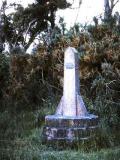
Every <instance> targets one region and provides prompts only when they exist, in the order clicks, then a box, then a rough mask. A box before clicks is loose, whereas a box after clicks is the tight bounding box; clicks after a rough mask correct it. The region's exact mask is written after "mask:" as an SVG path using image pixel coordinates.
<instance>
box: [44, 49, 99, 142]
mask: <svg viewBox="0 0 120 160" xmlns="http://www.w3.org/2000/svg"><path fill="white" fill-rule="evenodd" d="M78 60H79V59H78V53H77V51H76V50H75V49H74V48H72V47H68V48H67V49H66V51H65V55H64V86H63V96H62V98H61V100H60V103H59V105H58V107H57V110H56V113H55V115H48V116H46V117H45V127H44V129H43V138H44V140H45V141H46V142H53V141H55V142H56V141H59V142H60V141H63V142H68V143H69V142H70V143H71V142H75V141H80V140H85V139H90V138H91V137H93V136H94V133H95V130H96V128H97V127H98V116H95V115H92V114H89V113H88V112H87V109H86V107H85V104H84V102H83V99H82V97H81V94H80V83H79V73H78V72H79V64H78ZM91 133H92V134H91Z"/></svg>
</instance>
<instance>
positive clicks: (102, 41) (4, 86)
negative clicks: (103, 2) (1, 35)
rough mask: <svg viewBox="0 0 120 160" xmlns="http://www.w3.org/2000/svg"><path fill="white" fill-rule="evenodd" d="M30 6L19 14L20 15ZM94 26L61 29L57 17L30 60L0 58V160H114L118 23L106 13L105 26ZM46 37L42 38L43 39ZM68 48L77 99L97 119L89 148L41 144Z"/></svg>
mask: <svg viewBox="0 0 120 160" xmlns="http://www.w3.org/2000/svg"><path fill="white" fill-rule="evenodd" d="M57 2H59V1H57ZM62 2H63V3H62V6H59V7H58V8H60V7H62V8H65V3H66V1H62ZM37 3H40V1H38V2H37ZM58 4H59V3H58ZM4 5H6V4H4ZM59 5H60V4H59ZM36 6H37V4H36V5H35V7H36ZM19 7H20V6H19ZM31 7H32V6H29V7H28V8H27V9H25V10H24V11H25V13H26V14H27V11H28V9H29V10H30V11H31ZM39 7H40V4H39ZM39 7H38V8H39ZM19 9H20V8H19ZM56 9H57V8H55V11H56ZM19 12H20V10H18V11H17V12H16V14H15V15H14V16H17V14H18V13H19ZM21 18H23V17H21ZM27 18H28V19H29V18H31V17H27ZM111 20H112V21H111ZM98 21H99V20H98V19H97V21H96V19H95V17H94V22H95V25H89V26H81V25H79V24H75V25H74V27H72V28H70V30H67V28H66V24H65V23H64V20H63V19H62V18H61V19H60V22H59V25H57V26H55V27H54V29H53V30H52V35H51V37H50V43H49V45H46V41H42V43H41V42H40V44H39V48H38V51H37V52H36V54H35V55H28V54H23V53H21V54H20V53H17V54H12V53H11V54H10V55H6V54H5V53H0V160H40V159H41V160H44V159H46V160H50V159H51V160H52V159H53V160H54V159H55V160H60V159H61V160H64V159H66V160H70V159H76V160H79V159H83V160H84V159H85V160H94V159H95V160H119V159H120V130H119V126H120V109H119V108H120V47H119V46H120V24H119V23H118V19H116V17H115V15H112V13H111V18H110V19H108V20H107V21H106V22H104V20H103V21H102V23H101V24H98V23H96V22H98ZM108 21H111V22H110V23H108ZM20 22H22V21H20ZM11 23H12V21H11ZM110 24H112V25H110ZM20 26H21V25H20ZM31 27H32V26H31ZM8 28H9V27H8ZM25 29H26V28H25ZM30 31H33V30H30ZM11 33H12V32H11ZM15 34H16V33H15ZM28 34H29V33H28ZM46 35H48V33H46V32H44V33H43V34H42V36H43V38H44V39H45V36H46ZM8 38H9V37H8ZM19 40H20V39H19ZM20 41H21V40H20ZM12 45H14V42H13V44H12ZM68 46H72V47H75V48H76V49H77V50H78V51H79V57H80V70H79V74H80V82H81V94H82V96H83V99H84V101H85V104H86V106H87V109H88V111H89V112H91V113H94V114H96V115H98V116H99V117H100V121H99V134H98V135H97V137H96V140H95V141H93V142H92V143H91V145H90V147H89V146H86V145H85V143H83V144H82V147H81V146H77V147H76V148H73V149H72V148H68V147H66V148H60V147H59V146H55V147H53V146H47V145H45V144H42V135H41V133H42V128H43V126H44V118H45V115H48V114H54V112H55V109H56V107H57V105H58V102H59V100H60V97H61V96H62V85H63V61H64V59H63V57H64V50H65V48H66V47H68Z"/></svg>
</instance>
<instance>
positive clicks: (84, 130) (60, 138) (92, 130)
mask: <svg viewBox="0 0 120 160" xmlns="http://www.w3.org/2000/svg"><path fill="white" fill-rule="evenodd" d="M97 130H98V116H95V115H92V114H89V115H88V116H76V117H71V116H58V115H48V116H46V117H45V126H44V128H43V142H45V143H52V144H53V143H62V142H63V143H65V144H68V145H71V144H75V143H82V142H83V141H90V140H92V139H94V138H95V136H96V133H97Z"/></svg>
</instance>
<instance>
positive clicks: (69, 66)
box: [65, 63, 75, 69]
mask: <svg viewBox="0 0 120 160" xmlns="http://www.w3.org/2000/svg"><path fill="white" fill-rule="evenodd" d="M65 67H66V69H73V68H74V67H75V65H74V64H72V63H66V64H65Z"/></svg>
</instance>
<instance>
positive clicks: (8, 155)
mask: <svg viewBox="0 0 120 160" xmlns="http://www.w3.org/2000/svg"><path fill="white" fill-rule="evenodd" d="M50 108H51V107H49V106H44V107H43V110H42V111H41V110H37V111H35V112H32V111H27V112H25V111H24V112H21V113H19V114H17V115H16V117H14V118H13V119H12V118H11V116H9V114H8V113H6V112H5V113H4V115H3V116H1V123H2V124H4V122H5V121H7V122H8V121H9V123H8V126H7V130H6V132H5V136H6V138H5V137H4V140H3V141H5V142H4V145H3V144H2V142H0V143H1V144H0V160H120V147H112V148H109V149H108V148H107V149H101V150H100V149H99V150H98V148H96V147H95V146H94V147H93V149H90V150H87V151H86V150H84V149H83V148H76V149H68V148H65V149H62V150H59V149H58V148H54V149H53V147H50V146H47V145H45V144H44V145H43V144H42V139H41V135H42V127H43V125H44V117H45V114H52V113H54V108H55V107H53V108H52V111H51V112H50ZM4 117H6V118H7V119H6V120H4ZM11 125H12V127H11ZM12 133H14V134H15V136H13V137H14V138H11V137H12V136H11V137H10V135H12Z"/></svg>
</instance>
